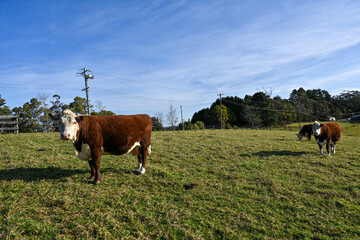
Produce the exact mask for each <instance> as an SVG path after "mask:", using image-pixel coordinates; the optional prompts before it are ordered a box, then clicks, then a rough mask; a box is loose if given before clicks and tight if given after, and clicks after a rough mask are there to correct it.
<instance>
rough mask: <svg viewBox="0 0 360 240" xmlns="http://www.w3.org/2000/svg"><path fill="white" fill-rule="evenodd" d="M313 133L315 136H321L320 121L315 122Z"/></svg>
mask: <svg viewBox="0 0 360 240" xmlns="http://www.w3.org/2000/svg"><path fill="white" fill-rule="evenodd" d="M312 131H313V134H314V135H315V136H319V135H320V134H321V125H320V123H319V122H318V121H315V122H314V124H313V126H312Z"/></svg>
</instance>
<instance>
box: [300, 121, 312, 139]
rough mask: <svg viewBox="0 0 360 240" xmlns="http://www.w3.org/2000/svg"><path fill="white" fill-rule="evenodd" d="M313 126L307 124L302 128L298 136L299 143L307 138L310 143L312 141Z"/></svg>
mask: <svg viewBox="0 0 360 240" xmlns="http://www.w3.org/2000/svg"><path fill="white" fill-rule="evenodd" d="M312 126H313V125H312V124H306V125H304V126H303V127H302V128H301V130H300V132H299V133H297V134H296V135H297V136H298V138H299V141H301V140H302V139H303V137H307V139H308V140H309V141H310V140H311V134H312Z"/></svg>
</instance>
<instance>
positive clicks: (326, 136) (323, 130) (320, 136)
mask: <svg viewBox="0 0 360 240" xmlns="http://www.w3.org/2000/svg"><path fill="white" fill-rule="evenodd" d="M312 131H313V134H314V137H315V139H316V142H317V144H318V145H319V148H320V154H321V155H323V154H324V153H323V149H322V148H323V146H324V145H325V144H326V150H327V152H328V155H330V151H329V147H330V146H331V152H332V153H333V154H334V153H335V145H336V143H337V142H338V141H339V140H340V139H341V136H342V131H341V128H340V126H339V124H337V123H325V124H320V123H319V122H317V121H315V122H314V123H313V126H312Z"/></svg>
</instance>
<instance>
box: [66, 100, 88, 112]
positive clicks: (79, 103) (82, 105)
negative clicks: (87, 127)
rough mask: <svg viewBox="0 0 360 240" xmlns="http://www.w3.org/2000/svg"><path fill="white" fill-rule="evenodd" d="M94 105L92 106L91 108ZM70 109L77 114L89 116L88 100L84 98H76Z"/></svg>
mask: <svg viewBox="0 0 360 240" xmlns="http://www.w3.org/2000/svg"><path fill="white" fill-rule="evenodd" d="M91 107H92V105H91V106H90V108H91ZM69 109H70V110H71V111H73V112H74V113H77V114H87V111H86V99H85V98H82V97H75V98H74V101H73V102H71V103H70V104H69Z"/></svg>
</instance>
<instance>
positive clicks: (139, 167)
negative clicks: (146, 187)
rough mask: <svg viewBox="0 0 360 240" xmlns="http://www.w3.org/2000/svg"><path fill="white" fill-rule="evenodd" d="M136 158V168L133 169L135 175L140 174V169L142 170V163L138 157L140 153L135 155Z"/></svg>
mask: <svg viewBox="0 0 360 240" xmlns="http://www.w3.org/2000/svg"><path fill="white" fill-rule="evenodd" d="M137 158H138V161H139V162H138V167H137V168H136V169H135V172H136V173H139V174H140V173H141V168H142V161H141V157H140V153H139V152H138V154H137Z"/></svg>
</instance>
